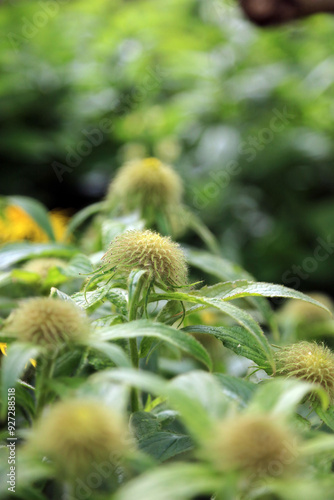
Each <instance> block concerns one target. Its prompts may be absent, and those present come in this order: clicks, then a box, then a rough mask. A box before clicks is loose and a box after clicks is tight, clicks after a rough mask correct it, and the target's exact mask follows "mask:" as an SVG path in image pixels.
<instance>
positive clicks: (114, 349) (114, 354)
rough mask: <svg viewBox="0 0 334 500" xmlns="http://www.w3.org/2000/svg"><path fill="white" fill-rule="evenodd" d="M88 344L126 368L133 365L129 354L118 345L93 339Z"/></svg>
mask: <svg viewBox="0 0 334 500" xmlns="http://www.w3.org/2000/svg"><path fill="white" fill-rule="evenodd" d="M88 345H89V347H91V348H92V349H95V350H96V351H99V352H101V353H103V354H104V355H105V356H108V358H109V359H111V361H112V362H113V363H115V365H116V366H121V367H124V368H130V367H131V362H130V360H129V358H128V356H127V355H126V354H125V352H124V351H123V349H122V348H121V347H119V346H118V345H115V344H110V343H109V342H96V341H93V340H91V341H90V342H89V343H88Z"/></svg>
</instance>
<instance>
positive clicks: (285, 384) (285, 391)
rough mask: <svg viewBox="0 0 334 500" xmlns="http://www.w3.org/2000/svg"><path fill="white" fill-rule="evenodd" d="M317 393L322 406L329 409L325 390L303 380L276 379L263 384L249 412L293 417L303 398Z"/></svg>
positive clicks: (252, 401) (255, 395)
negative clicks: (266, 412) (264, 412)
mask: <svg viewBox="0 0 334 500" xmlns="http://www.w3.org/2000/svg"><path fill="white" fill-rule="evenodd" d="M310 392H315V393H316V395H317V396H318V397H319V398H320V402H321V405H322V406H323V407H327V405H328V402H329V399H328V395H327V393H326V392H325V391H324V389H323V388H322V387H320V386H318V385H314V384H309V383H308V382H304V381H302V380H296V379H286V378H281V377H278V378H275V379H271V380H266V381H264V382H262V384H261V385H260V386H259V388H258V390H257V391H256V392H255V394H254V397H253V398H252V400H251V403H250V405H249V407H248V411H269V412H270V413H272V414H274V415H279V416H281V417H284V416H289V415H292V413H293V412H294V411H296V408H297V406H298V404H299V403H301V401H302V400H303V398H304V397H305V396H306V395H307V394H310Z"/></svg>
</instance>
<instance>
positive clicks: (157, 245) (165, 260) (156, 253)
mask: <svg viewBox="0 0 334 500" xmlns="http://www.w3.org/2000/svg"><path fill="white" fill-rule="evenodd" d="M103 261H104V262H105V264H106V265H107V269H108V270H114V271H115V273H116V274H117V275H120V276H123V277H128V276H129V274H130V272H131V271H132V270H134V269H143V270H147V271H149V272H150V273H151V276H152V280H153V281H154V282H155V283H156V284H158V285H160V286H164V287H171V288H174V287H182V286H185V285H186V284H187V265H186V261H185V256H184V254H183V252H182V250H181V248H180V246H179V245H178V244H177V243H174V242H173V241H172V240H171V239H170V238H169V237H165V236H160V235H159V234H158V233H155V232H153V231H150V230H146V231H138V230H133V231H126V232H125V233H123V234H121V235H120V236H117V237H116V238H115V239H114V240H113V241H112V242H111V244H110V247H109V249H108V251H107V252H106V254H105V255H104V256H103Z"/></svg>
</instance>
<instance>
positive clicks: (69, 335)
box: [4, 297, 90, 347]
mask: <svg viewBox="0 0 334 500" xmlns="http://www.w3.org/2000/svg"><path fill="white" fill-rule="evenodd" d="M89 330H90V328H89V321H88V318H87V317H86V315H85V314H84V313H83V311H81V309H79V307H77V306H76V305H75V304H74V303H72V302H70V301H65V300H59V299H53V298H50V297H37V298H33V299H28V300H24V301H22V302H21V304H20V305H19V307H18V308H17V309H15V310H14V311H13V312H12V313H11V314H10V316H9V317H8V318H7V320H6V324H5V328H4V333H5V334H7V335H13V336H16V337H17V338H18V339H19V340H20V341H22V342H31V343H33V344H37V345H42V346H46V347H54V346H59V345H60V344H63V343H80V342H81V341H84V340H85V339H86V338H87V337H88V335H89Z"/></svg>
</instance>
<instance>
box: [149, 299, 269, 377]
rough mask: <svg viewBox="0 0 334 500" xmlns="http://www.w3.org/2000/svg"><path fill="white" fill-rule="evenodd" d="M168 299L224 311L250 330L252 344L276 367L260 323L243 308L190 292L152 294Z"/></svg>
mask: <svg viewBox="0 0 334 500" xmlns="http://www.w3.org/2000/svg"><path fill="white" fill-rule="evenodd" d="M168 299H175V300H182V301H184V302H194V303H195V304H203V305H205V306H209V307H215V308H216V309H219V310H220V311H222V312H224V313H225V314H227V315H228V316H230V317H231V318H233V319H234V320H235V321H237V322H238V323H239V324H240V325H242V326H243V327H244V328H245V329H246V330H248V331H249V333H250V335H251V336H252V338H253V343H252V344H251V345H256V344H257V346H258V350H259V352H263V353H265V356H266V359H267V360H268V361H269V363H270V365H271V366H272V367H273V369H274V359H273V352H272V349H271V347H270V345H269V342H268V340H267V338H266V336H265V335H264V333H263V331H262V329H261V327H260V325H259V324H258V323H257V322H256V321H255V320H254V319H253V318H252V316H251V315H250V314H248V313H247V312H246V311H244V310H243V309H240V307H236V306H234V305H232V304H228V303H226V302H224V301H223V300H222V299H214V298H207V297H201V296H198V295H194V294H190V293H189V294H187V293H181V292H169V293H160V294H151V300H152V301H157V300H168ZM246 345H247V344H246ZM250 359H251V358H250Z"/></svg>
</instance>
